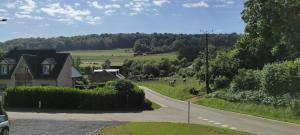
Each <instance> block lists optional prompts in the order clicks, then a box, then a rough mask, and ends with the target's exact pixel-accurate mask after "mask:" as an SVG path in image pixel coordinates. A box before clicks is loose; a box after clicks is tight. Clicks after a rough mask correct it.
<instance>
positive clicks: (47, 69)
mask: <svg viewBox="0 0 300 135" xmlns="http://www.w3.org/2000/svg"><path fill="white" fill-rule="evenodd" d="M43 74H44V75H49V74H50V65H43Z"/></svg>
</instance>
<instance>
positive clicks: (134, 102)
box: [6, 86, 145, 110]
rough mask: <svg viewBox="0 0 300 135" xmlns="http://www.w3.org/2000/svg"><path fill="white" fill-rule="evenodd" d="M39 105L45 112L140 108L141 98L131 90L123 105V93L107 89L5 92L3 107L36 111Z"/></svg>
mask: <svg viewBox="0 0 300 135" xmlns="http://www.w3.org/2000/svg"><path fill="white" fill-rule="evenodd" d="M39 101H42V108H47V109H48V108H51V109H89V110H112V109H124V108H140V107H143V106H144V105H145V103H144V101H145V94H144V92H143V91H142V90H140V89H138V88H137V87H134V88H133V89H131V90H129V91H128V104H127V92H119V91H117V90H113V89H110V88H107V87H104V88H96V89H93V90H79V89H74V88H63V87H42V86H35V87H16V88H14V89H8V90H7V97H6V106H7V107H22V108H23V107H26V108H37V107H38V102H39Z"/></svg>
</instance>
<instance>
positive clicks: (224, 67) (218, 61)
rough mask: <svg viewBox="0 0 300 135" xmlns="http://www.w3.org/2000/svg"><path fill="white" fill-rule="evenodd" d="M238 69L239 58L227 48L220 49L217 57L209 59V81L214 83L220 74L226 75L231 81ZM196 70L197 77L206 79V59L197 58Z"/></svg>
mask: <svg viewBox="0 0 300 135" xmlns="http://www.w3.org/2000/svg"><path fill="white" fill-rule="evenodd" d="M238 69H239V64H238V60H237V59H235V58H234V57H233V54H232V52H227V51H226V50H219V52H218V53H217V55H216V57H215V58H214V59H211V60H210V61H209V82H210V83H211V84H213V83H214V81H215V79H216V78H217V77H220V76H224V77H226V78H227V79H228V81H229V82H230V81H231V80H232V79H233V77H234V76H235V75H236V74H237V72H238ZM194 70H195V71H196V72H197V77H198V78H199V79H201V80H203V81H205V64H204V60H201V59H197V60H196V63H195V66H194ZM227 84H229V83H227ZM224 87H225V86H224Z"/></svg>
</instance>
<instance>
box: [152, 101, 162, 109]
mask: <svg viewBox="0 0 300 135" xmlns="http://www.w3.org/2000/svg"><path fill="white" fill-rule="evenodd" d="M151 103H152V104H151V108H152V109H153V110H157V109H160V108H161V106H160V105H159V104H157V103H155V102H152V101H151Z"/></svg>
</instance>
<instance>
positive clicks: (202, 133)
mask: <svg viewBox="0 0 300 135" xmlns="http://www.w3.org/2000/svg"><path fill="white" fill-rule="evenodd" d="M99 135H250V134H249V133H245V132H240V131H234V130H229V129H223V128H217V127H211V126H203V125H196V124H190V125H188V124H183V123H150V122H149V123H129V124H125V125H120V126H115V127H107V128H104V129H103V130H102V131H101V134H99Z"/></svg>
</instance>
